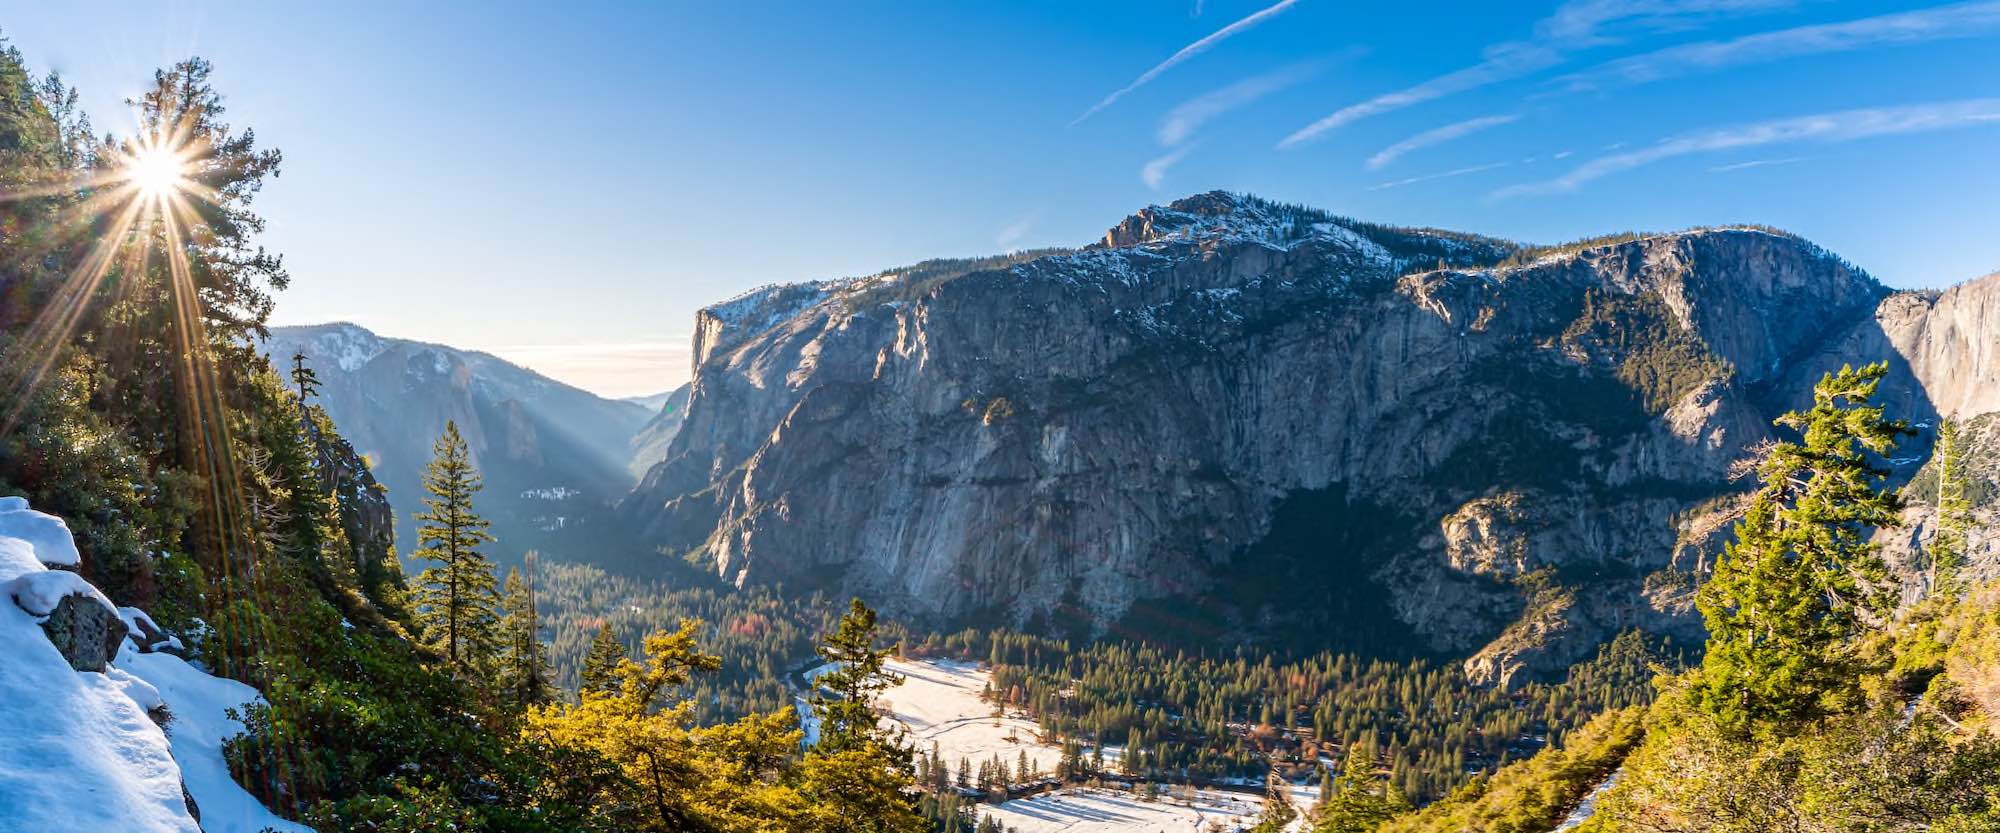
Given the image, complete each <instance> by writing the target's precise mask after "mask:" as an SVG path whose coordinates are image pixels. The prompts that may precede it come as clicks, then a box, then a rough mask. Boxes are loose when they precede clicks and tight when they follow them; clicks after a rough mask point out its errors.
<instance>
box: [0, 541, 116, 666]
mask: <svg viewBox="0 0 2000 833" xmlns="http://www.w3.org/2000/svg"><path fill="white" fill-rule="evenodd" d="M0 540H8V539H4V538H0ZM36 566H38V567H39V566H40V565H36ZM0 595H5V596H8V597H10V598H12V599H13V600H14V604H15V605H16V606H18V607H19V608H20V609H21V611H22V612H24V613H27V614H28V615H30V616H34V617H36V619H37V622H38V623H39V624H40V625H41V626H42V632H43V633H45V634H47V635H48V638H49V643H50V644H51V645H53V646H55V649H56V651H58V652H59V653H61V654H62V656H63V659H65V660H67V661H68V662H69V665H70V667H71V668H74V669H76V670H78V671H103V670H104V667H105V665H106V664H108V663H110V662H111V657H112V656H113V655H115V654H117V653H118V645H119V643H122V642H124V641H125V633H126V627H125V622H124V620H122V619H120V618H119V616H118V608H116V607H114V606H112V604H111V600H110V599H107V598H105V597H104V594H103V593H100V592H98V590H97V588H96V587H93V586H91V584H90V582H87V581H84V580H83V577H82V576H79V575H77V574H75V573H70V572H64V571H62V570H48V569H43V570H42V571H40V572H31V573H24V574H22V575H20V576H16V577H15V578H14V579H13V580H12V581H9V582H7V583H6V584H5V585H0Z"/></svg>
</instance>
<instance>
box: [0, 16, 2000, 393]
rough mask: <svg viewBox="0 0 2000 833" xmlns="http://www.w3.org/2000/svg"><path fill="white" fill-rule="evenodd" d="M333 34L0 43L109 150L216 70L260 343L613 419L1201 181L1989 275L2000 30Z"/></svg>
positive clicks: (1177, 26)
mask: <svg viewBox="0 0 2000 833" xmlns="http://www.w3.org/2000/svg"><path fill="white" fill-rule="evenodd" d="M1274 2H1275V5H1274ZM334 5H335V4H312V5H308V4H303V3H300V4H284V3H270V4H248V3H243V4H231V3H194V2H172V0H169V2H160V3H149V4H143V5H142V4H118V5H115V6H113V7H108V8H107V7H100V6H93V7H89V8H87V9H86V8H82V7H72V6H69V4H59V3H50V4H35V5H33V6H30V7H27V8H15V9H12V10H10V11H8V12H7V13H6V14H5V15H4V16H0V33H4V34H5V35H6V36H7V37H8V38H9V39H11V40H12V41H13V43H14V44H15V45H16V46H18V47H20V48H21V49H22V51H23V52H24V53H25V55H26V57H27V59H28V60H29V62H30V63H31V64H32V65H34V66H35V67H36V68H38V69H42V70H46V69H58V70H61V71H62V72H63V73H64V74H65V75H66V76H68V78H69V80H70V81H71V82H72V83H74V84H76V85H77V86H78V87H79V88H81V90H82V92H83V93H84V95H85V97H86V102H87V104H88V106H89V109H90V111H91V112H92V114H93V117H94V118H95V120H96V121H97V123H98V125H99V126H100V127H102V128H109V129H113V130H122V129H123V128H124V127H125V126H126V125H127V124H128V123H129V121H130V118H129V116H127V115H126V114H125V110H124V108H123V107H122V106H121V104H120V102H121V101H122V99H123V98H124V97H125V96H127V95H130V94H132V93H133V92H135V91H136V90H137V89H138V88H139V87H140V85H141V84H142V83H144V81H145V80H146V79H147V78H148V77H149V75H150V72H151V70H152V69H153V68H154V67H157V66H161V65H164V64H167V63H170V62H171V61H173V60H175V59H177V58H180V57H184V56H186V55H189V54H199V55H202V56H204V57H207V58H209V59H210V60H212V61H214V62H215V64H216V67H217V69H216V74H215V79H214V80H215V83H216V85H217V87H218V88H219V89H220V90H221V91H222V92H223V93H224V95H225V96H227V98H228V103H229V106H230V108H231V110H230V114H229V120H230V121H231V122H232V123H234V124H237V125H241V126H248V127H253V128H255V129H256V131H257V134H258V137H259V138H260V140H261V141H263V142H266V143H268V144H270V145H271V146H275V147H278V148H281V149H282V150H283V151H284V153H285V166H284V173H283V175H282V176H281V177H280V178H279V179H277V180H275V181H273V182H272V183H270V185H269V186H268V187H267V188H266V191H265V194H264V196H263V197H262V198H261V199H260V206H261V208H262V209H263V211H264V213H265V214H266V215H267V216H268V217H269V218H270V220H271V229H270V232H269V234H268V235H267V240H266V242H267V243H268V244H269V245H270V246H271V247H272V248H274V249H276V250H278V251H280V252H283V253H284V254H285V256H286V259H287V263H288V265H289V266H290V269H291V272H292V274H293V277H294V286H293V288H292V289H291V290H289V291H287V292H286V293H284V295H283V296H282V297H281V299H280V301H279V309H278V313H277V318H278V320H279V321H280V322H281V323H310V322H318V321H326V320H333V319H346V320H352V321H356V322H358V323H361V324H363V325H365V326H368V327H371V328H373V329H375V330H377V331H378V332H381V333H383V334H386V335H395V336H404V337H414V338H421V339H425V340H431V341H439V342H444V343H448V344H452V345H456V346H462V347H470V348H476V349H484V350H490V351H493V352H497V353H500V354H501V355H503V356H506V357H508V358H512V359H515V360H518V361H522V362H524V363H527V364H529V365H530V366H533V367H536V368H537V369H540V370H543V371H544V372H547V373H550V374H551V375H554V376H557V377H558V378H563V379H565V380H569V381H572V382H575V383H579V384H582V385H584V386H586V387H589V388H592V389H594V390H597V391H600V392H603V393H607V394H613V395H624V394H631V393H641V392H647V391H652V390H659V389H664V388H667V387H671V386H672V385H674V384H678V383H679V382H680V381H682V380H684V379H685V377H686V375H687V344H686V342H687V336H688V333H689V330H690V325H691V322H692V320H693V316H694V312H695V310H697V309H698V308H700V307H701V306H703V305H705V304H707V303H710V302H713V301H716V300H720V299H722V298H724V297H727V296H729V295H731V294H734V293H736V292H738V291H741V290H743V289H746V288H749V287H752V286H757V285H761V284H765V283H771V282H777V281H793V280H802V279H809V278H821V277H836V276H842V275H853V274H862V273H868V272H873V271H877V270H880V269H882V268H886V267H890V266H896V265H902V264H907V263H911V262H914V261H917V260H921V259H924V258H927V257H936V256H950V255H970V254H982V253H990V252H995V251H1001V250H1006V249H1012V248H1021V247H1029V246H1039V245H1076V244H1082V243H1086V242H1089V241H1091V240H1093V239H1095V238H1096V237H1098V236H1099V235H1100V234H1102V232H1103V230H1104V229H1105V228H1107V227H1109V226H1110V225H1112V224H1114V223H1115V222H1117V221H1118V220H1119V219H1121V218H1122V217H1123V216H1125V215H1126V214H1129V213H1130V212H1131V211H1132V210H1134V209H1136V208H1138V207H1141V206H1143V205H1146V204H1149V203H1156V202H1167V201H1170V200H1172V199H1174V198H1177V197H1179V196H1183V195H1186V194H1189V193H1194V192H1198V191H1204V190H1209V189H1213V188H1227V189H1232V190H1241V191H1249V192H1253V193H1257V194H1260V195H1264V196H1269V197H1274V198H1279V199H1284V200H1288V201H1296V202H1304V203H1309V204H1312V205H1316V206H1319V207H1323V208H1327V209H1330V210H1334V211H1338V212H1341V213H1345V214H1350V215H1354V216H1358V217H1362V218H1366V219H1371V220H1378V221H1383V222H1393V223H1406V224H1421V225H1433V226H1441V227H1447V228H1455V229H1462V230H1467V231H1477V232H1483V233H1487V234H1494V235H1499V236H1504V237H1510V238H1516V239H1521V240H1529V241H1537V242H1554V241H1560V240H1567V239H1573V238H1577V237H1581V236H1587V235H1592V234H1598V233H1604V232H1611V231H1620V230H1626V229H1647V230H1657V229H1672V228H1680V227H1685V226H1691V225H1700V224H1711V223H1726V222H1761V223H1769V224H1772V225H1777V226H1781V227H1784V228H1788V229H1791V230H1793V231H1797V232H1799V233H1802V234H1805V235H1806V236H1808V237H1811V238H1812V239H1814V240H1816V241H1818V242H1820V243H1821V244H1823V245H1826V246H1827V247H1829V248H1831V249H1833V250H1834V251H1836V252H1839V253H1840V254H1842V255H1844V256H1846V257H1847V258H1849V259H1850V260H1853V261H1855V262H1857V263H1859V264H1860V265H1862V266H1864V267H1866V268H1868V269H1869V270H1871V271H1872V272H1874V273H1875V274H1876V275H1877V276H1878V277H1880V278H1882V279H1883V280H1885V281H1886V282H1888V283H1890V284H1892V285H1896V286H1909V287H1915V286H1942V285H1947V284H1950V283H1954V282H1957V281H1961V280H1965V279H1968V278H1972V277H1976V276H1978V275H1982V274H1985V273H1987V272H1991V271H1994V270H1996V269H2000V233H1996V229H2000V199H1996V196H1995V195H1996V194H2000V48H1996V46H2000V1H1989V2H1968V3H1948V4H1940V3H1936V2H1928V3H1904V2H1838V0H1569V1H1568V2H1564V0H1544V2H1539V3H1538V2H1521V3H1505V4H1501V3H1487V2H1480V3H1473V2H1460V3H1447V2H1429V0H1395V1H1394V2H1335V1H1334V0H1288V1H1287V2H1276V0H1250V1H1249V2H1238V1H1237V0H1202V2H1196V0H1153V1H1151V2H1117V1H1114V0H1093V1H1092V2H1088V3H1076V2H1036V3H1014V4H998V3H993V4H973V3H958V2H950V3H937V2H907V3H899V2H882V3H872V2H861V3H841V4H834V3H805V2H801V3H775V2H772V3H748V2H745V3H684V4H666V3H648V4H630V5H617V4H602V5H587V4H569V5H571V6H574V8H563V9H557V8H554V6H553V4H536V5H526V4H524V5H520V6H511V7H510V6H501V5H497V4H494V5H487V4H481V5H478V6H474V5H471V4H466V5H461V6H447V5H444V4H380V5H368V4H359V3H343V4H338V6H339V8H332V6H334ZM403 6H411V7H414V8H403Z"/></svg>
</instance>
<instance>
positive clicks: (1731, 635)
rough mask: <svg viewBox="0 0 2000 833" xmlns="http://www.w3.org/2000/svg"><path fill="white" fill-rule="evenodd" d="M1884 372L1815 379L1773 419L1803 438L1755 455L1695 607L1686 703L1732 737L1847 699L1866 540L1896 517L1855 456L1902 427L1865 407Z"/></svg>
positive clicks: (1876, 607) (1870, 558) (1889, 443)
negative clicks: (1698, 656) (1806, 396)
mask: <svg viewBox="0 0 2000 833" xmlns="http://www.w3.org/2000/svg"><path fill="white" fill-rule="evenodd" d="M1885 372H1887V367H1886V365H1882V364H1874V365H1869V366H1867V367H1863V368H1861V369H1860V370H1855V369H1853V368H1842V369H1841V371H1840V372H1839V373H1838V374H1827V376H1826V377H1825V378H1824V379H1822V380H1821V381H1820V383H1819V385H1818V386H1817V387H1815V389H1814V392H1813V406H1812V407H1811V408H1810V409H1808V410H1804V411H1795V412H1792V413H1789V414H1786V415H1784V416H1783V417H1780V418H1779V419H1778V424H1779V425H1782V426H1785V427H1789V428H1792V429H1795V430H1797V431H1799V432H1801V434H1802V435H1803V436H1802V440H1803V441H1802V442H1798V443H1793V442H1784V443H1778V444H1776V445H1774V446H1772V447H1771V448H1770V449H1769V450H1768V451H1767V452H1766V453H1765V456H1764V459H1763V461H1762V462H1761V463H1760V464H1759V466H1758V472H1759V474H1760V476H1761V478H1762V480H1763V485H1762V487H1761V488H1760V489H1758V491H1757V493H1756V494H1755V495H1754V496H1753V498H1752V500H1751V503H1750V507H1749V509H1748V510H1747V511H1746V513H1745V514H1744V517H1743V520H1742V521H1741V522H1739V523H1738V524H1737V527H1736V540H1735V541H1734V542H1732V543H1730V544H1729V546H1728V547H1727V549H1726V550H1725V552H1724V553H1723V555H1722V557H1721V558H1720V559H1719V560H1718V563H1717V564H1716V569H1715V574H1714V575H1713V576H1712V577H1710V578H1709V580H1708V583H1707V584H1705V585H1703V586H1702V589H1701V591H1700V593H1699V595H1698V597H1697V603H1698V605H1699V606H1700V608H1701V612H1702V617H1703V619H1704V621H1705V622H1706V623H1707V625H1708V632H1709V639H1708V648H1707V652H1706V654H1705V655H1704V656H1703V660H1702V672H1701V684H1700V685H1699V686H1697V687H1696V688H1695V689H1694V692H1695V696H1696V698H1697V700H1699V701H1700V702H1701V703H1702V704H1703V706H1704V707H1705V708H1706V709H1708V711H1709V713H1710V714H1712V715H1713V716H1714V717H1715V718H1716V720H1717V721H1718V722H1720V723H1721V724H1722V725H1724V726H1727V727H1729V728H1731V729H1732V730H1734V731H1739V732H1747V731H1749V730H1751V729H1753V728H1763V729H1772V730H1775V731H1778V732H1780V733H1783V732H1785V731H1789V729H1790V728H1792V727H1795V726H1796V725H1798V724H1800V723H1801V722H1802V721H1806V720H1810V719H1812V718H1815V717H1818V716H1822V715H1827V714H1834V713H1838V712H1840V711H1843V710H1846V709H1848V708H1851V707H1853V705H1854V704H1855V703H1856V702H1857V701H1858V699H1859V697H1860V694H1861V692H1860V689H1859V683H1858V676H1859V672H1860V671H1861V670H1862V668H1861V663H1860V657H1859V656H1858V655H1857V653H1856V651H1855V650H1854V648H1855V643H1854V640H1855V638H1856V637H1857V636H1859V635H1860V634H1861V632H1862V630H1863V628H1864V627H1865V626H1866V623H1867V622H1869V621H1875V620H1879V619H1880V617H1881V616H1882V615H1883V614H1884V613H1885V605H1886V603H1887V597H1886V591H1885V585H1886V583H1887V568H1886V567H1885V566H1884V565H1883V564H1882V561H1881V558H1880V557H1879V556H1878V555H1877V554H1876V548H1875V546H1874V545H1873V544H1871V543H1869V542H1868V534H1869V533H1870V532H1872V531H1873V530H1874V529H1877V528H1886V527H1892V526H1895V525H1897V523H1898V519H1897V516H1896V512H1897V510H1898V509H1900V508H1901V502H1900V500H1899V499H1898V498H1897V497H1896V495H1895V494H1894V493H1893V492H1890V491H1887V490H1885V489H1883V488H1882V486H1881V482H1882V480H1883V478H1885V477H1886V476H1887V474H1888V473H1887V472H1886V471H1884V470H1882V469H1880V468H1878V467H1877V466H1876V465H1875V464H1874V463H1873V462H1872V461H1871V458H1870V457H1869V454H1871V453H1872V454H1877V455H1879V454H1883V453H1886V452H1887V451H1889V450H1890V449H1891V448H1892V447H1893V446H1894V444H1895V441H1896V438H1897V437H1898V436H1899V435H1901V434H1903V433H1905V432H1906V431H1907V428H1906V427H1905V425H1904V423H1902V422H1900V421H1894V420H1889V419H1887V418H1886V417H1885V416H1884V415H1883V411H1882V408H1880V407H1879V406H1873V405H1870V404H1869V398H1870V397H1872V396H1873V395H1874V393H1875V389H1876V386H1877V385H1879V384H1880V383H1881V379H1882V375H1883V374H1884V373H1885Z"/></svg>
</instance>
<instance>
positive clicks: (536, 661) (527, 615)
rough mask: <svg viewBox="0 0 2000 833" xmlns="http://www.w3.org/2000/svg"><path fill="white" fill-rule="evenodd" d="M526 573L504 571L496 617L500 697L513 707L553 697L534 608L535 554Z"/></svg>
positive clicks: (552, 688) (539, 624) (530, 704)
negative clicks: (498, 638) (499, 604)
mask: <svg viewBox="0 0 2000 833" xmlns="http://www.w3.org/2000/svg"><path fill="white" fill-rule="evenodd" d="M527 565H528V574H527V577H526V578H523V577H522V573H521V571H520V570H508V571H507V583H506V592H505V593H504V594H503V597H502V603H501V607H502V609H503V610H504V611H505V612H504V613H503V614H502V616H501V618H500V633H501V656H500V679H499V680H498V683H499V685H498V688H499V691H500V696H501V697H502V698H503V699H504V700H505V701H506V702H507V703H508V704H510V705H512V706H514V707H515V708H526V707H528V706H535V705H540V704H542V703H547V702H549V701H551V700H553V699H555V687H554V685H553V684H551V683H550V682H549V657H548V646H546V645H543V644H542V636H541V631H542V620H541V614H540V611H538V610H537V609H536V608H535V584H534V569H535V554H534V553H532V552H530V553H528V556H527Z"/></svg>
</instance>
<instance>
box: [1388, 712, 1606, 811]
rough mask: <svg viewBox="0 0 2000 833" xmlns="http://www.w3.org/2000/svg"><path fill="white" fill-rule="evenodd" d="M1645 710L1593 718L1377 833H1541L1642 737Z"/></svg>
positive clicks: (1600, 780) (1600, 781)
mask: <svg viewBox="0 0 2000 833" xmlns="http://www.w3.org/2000/svg"><path fill="white" fill-rule="evenodd" d="M1645 716H1646V709H1644V708H1642V707H1636V706H1634V707H1627V708H1623V709H1619V710H1616V711H1611V712H1606V713H1604V714H1601V715H1599V716H1597V717H1596V718H1595V719H1593V720H1591V721H1590V722H1589V723H1587V724H1585V725H1584V726H1583V728H1581V729H1578V730H1577V731H1575V732H1572V733H1570V735H1569V737H1568V738H1567V739H1565V740H1564V741H1563V744H1562V746H1560V747H1551V748H1549V749H1545V750H1543V751H1542V752H1541V754H1538V755H1536V756H1534V757H1533V758H1529V759H1527V760H1525V761H1518V762H1516V763H1513V764H1509V765H1508V766H1505V767H1502V768H1500V769H1498V770H1496V771H1494V772H1493V773H1491V774H1490V775H1487V776H1484V777H1482V778H1481V779H1480V780H1478V781H1475V782H1473V783H1471V784H1469V785H1467V786H1466V787H1465V788H1462V789H1460V790H1458V791H1457V792H1454V793H1452V794H1451V795H1450V796H1448V797H1446V798H1444V799H1443V800H1440V801H1438V802H1436V803H1434V804H1431V805H1430V806H1428V807H1425V808H1424V809H1423V810H1422V811H1420V812H1417V813H1415V814H1412V815H1409V816H1406V817H1403V818H1399V819H1397V820H1395V821H1393V822H1391V823H1388V824H1385V825H1382V826H1380V827H1377V828H1366V829H1372V830H1377V831H1380V833H1542V831H1546V830H1549V829H1551V828H1553V827H1555V826H1556V824H1557V823H1558V822H1560V821H1562V819H1563V816H1565V815H1567V814H1568V813H1569V811H1570V809H1571V808H1573V807H1575V806H1576V805H1577V803H1578V802H1580V801H1582V800H1583V797H1584V796H1585V795H1586V794H1588V793H1589V792H1590V791H1591V790H1592V789H1594V788H1596V787H1597V786H1598V785H1599V784H1601V783H1603V782H1604V780H1605V779H1606V778H1608V777H1610V775H1611V773H1612V771H1613V770H1615V769H1617V767H1618V765H1619V764H1620V763H1621V762H1623V761H1624V760H1625V756H1626V754H1627V753H1629V752H1630V751H1631V750H1632V748H1633V747H1634V746H1635V745H1637V744H1638V743H1639V741H1640V739H1641V738H1642V737H1643V736H1644V734H1645Z"/></svg>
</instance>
